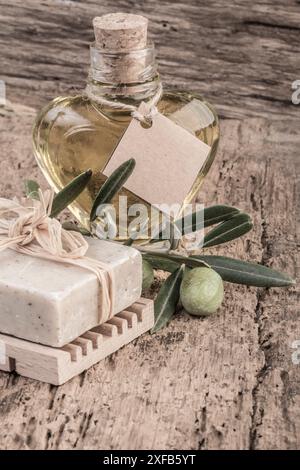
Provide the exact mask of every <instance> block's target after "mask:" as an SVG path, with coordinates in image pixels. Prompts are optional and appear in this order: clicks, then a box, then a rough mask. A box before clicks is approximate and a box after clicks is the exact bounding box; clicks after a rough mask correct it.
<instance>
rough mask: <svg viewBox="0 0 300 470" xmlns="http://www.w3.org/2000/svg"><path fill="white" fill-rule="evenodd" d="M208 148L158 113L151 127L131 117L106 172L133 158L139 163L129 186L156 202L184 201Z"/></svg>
mask: <svg viewBox="0 0 300 470" xmlns="http://www.w3.org/2000/svg"><path fill="white" fill-rule="evenodd" d="M144 106H145V105H144V104H143V103H142V104H141V105H140V107H139V111H140V112H143V110H144ZM209 151H210V147H209V146H208V145H206V144H204V143H203V142H201V141H200V140H199V139H197V138H196V137H195V136H194V135H192V134H191V133H190V132H188V131H187V130H185V129H183V128H182V127H180V126H179V125H177V124H176V123H174V122H173V121H171V119H168V118H167V117H165V116H163V115H162V114H160V113H158V114H156V115H155V116H154V117H153V122H152V126H151V127H150V128H144V127H143V126H142V125H141V123H140V122H139V121H138V120H136V119H132V121H131V123H130V124H129V126H128V128H127V130H126V131H125V133H124V135H123V137H122V138H121V140H120V142H119V144H118V146H117V147H116V149H115V151H114V152H113V154H112V156H111V158H110V160H109V162H108V163H107V165H106V167H105V169H104V171H103V173H104V175H106V176H109V175H111V173H112V172H113V171H114V170H115V169H116V168H117V167H118V166H120V165H121V164H122V163H123V162H125V161H126V160H128V159H129V158H134V159H135V161H136V167H135V169H134V171H133V173H132V175H131V176H130V177H129V179H128V180H127V181H126V185H125V187H126V188H127V189H129V190H130V191H132V192H133V193H134V194H136V195H137V196H139V197H141V198H142V199H144V200H145V201H147V202H148V203H150V204H152V205H154V206H157V205H160V204H167V205H172V204H180V205H182V203H183V201H184V199H185V197H186V196H187V194H188V193H189V191H190V189H191V187H192V185H193V183H194V181H195V179H196V177H197V175H198V173H199V171H200V169H201V168H202V166H203V164H204V162H205V160H206V159H207V156H208V154H209Z"/></svg>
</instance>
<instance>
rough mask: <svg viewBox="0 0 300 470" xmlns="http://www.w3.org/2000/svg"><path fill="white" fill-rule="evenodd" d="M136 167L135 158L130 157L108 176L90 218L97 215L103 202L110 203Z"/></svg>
mask: <svg viewBox="0 0 300 470" xmlns="http://www.w3.org/2000/svg"><path fill="white" fill-rule="evenodd" d="M134 167H135V160H134V158H130V159H129V160H127V161H126V162H124V163H122V165H120V166H119V167H118V168H116V169H115V171H113V172H112V174H111V175H110V176H109V177H108V178H107V180H106V181H105V183H104V184H103V185H102V186H101V188H100V190H99V192H98V194H97V196H96V198H95V200H94V203H93V206H92V210H91V214H90V220H91V222H93V220H95V219H96V217H97V209H98V207H99V206H100V205H101V204H109V203H110V202H111V200H112V199H113V197H114V196H115V195H116V194H117V192H118V191H119V190H120V189H121V188H122V186H123V185H124V183H125V182H126V181H127V179H128V178H129V176H130V175H131V173H132V172H133V170H134Z"/></svg>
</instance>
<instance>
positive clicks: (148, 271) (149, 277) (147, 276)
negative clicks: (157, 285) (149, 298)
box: [142, 259, 154, 291]
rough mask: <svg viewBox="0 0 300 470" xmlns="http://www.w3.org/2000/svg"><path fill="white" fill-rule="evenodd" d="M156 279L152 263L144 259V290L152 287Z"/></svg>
mask: <svg viewBox="0 0 300 470" xmlns="http://www.w3.org/2000/svg"><path fill="white" fill-rule="evenodd" d="M153 281H154V272H153V268H152V266H151V264H150V263H149V262H148V261H146V260H144V259H143V284H142V290H143V291H144V290H147V289H150V287H151V284H152V283H153Z"/></svg>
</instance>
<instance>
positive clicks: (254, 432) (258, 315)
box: [249, 162, 272, 450]
mask: <svg viewBox="0 0 300 470" xmlns="http://www.w3.org/2000/svg"><path fill="white" fill-rule="evenodd" d="M267 169H268V162H267V163H266V164H265V172H264V177H263V181H262V182H261V184H260V186H259V197H258V201H256V198H255V194H254V192H253V193H252V194H251V202H252V205H253V207H254V208H256V209H257V208H259V211H260V215H261V220H262V223H261V227H262V232H261V246H262V256H261V261H260V262H261V264H263V265H264V264H267V263H268V261H269V260H270V259H271V258H272V249H271V244H270V243H269V241H268V234H267V223H266V209H265V202H264V197H263V194H262V188H263V187H264V181H265V179H266V173H267ZM266 292H267V289H258V290H257V293H256V297H257V303H256V307H255V317H254V321H255V323H256V325H257V336H258V347H259V350H260V351H261V352H262V356H263V364H262V367H261V368H260V370H259V371H258V373H257V375H256V383H255V385H254V387H253V389H252V417H251V426H250V432H249V449H250V450H255V449H256V445H257V437H258V430H259V427H260V426H261V425H262V423H263V419H264V409H263V408H262V407H260V406H259V394H260V390H261V387H262V386H263V382H264V381H265V379H266V377H267V375H268V372H269V370H270V369H271V357H270V354H268V349H269V339H270V337H267V338H265V335H264V319H263V313H264V300H265V297H266Z"/></svg>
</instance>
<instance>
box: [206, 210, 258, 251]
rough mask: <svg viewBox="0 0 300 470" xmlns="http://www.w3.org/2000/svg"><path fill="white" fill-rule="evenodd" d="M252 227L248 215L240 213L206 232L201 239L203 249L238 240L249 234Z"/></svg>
mask: <svg viewBox="0 0 300 470" xmlns="http://www.w3.org/2000/svg"><path fill="white" fill-rule="evenodd" d="M252 227H253V223H252V221H251V219H250V217H249V215H248V214H244V213H243V212H241V213H239V214H237V215H235V216H234V217H232V218H231V219H229V220H226V221H225V222H222V223H221V224H219V225H217V227H215V228H214V229H212V230H211V231H210V232H208V234H207V235H205V237H204V239H203V247H204V248H206V247H209V246H215V245H220V244H221V243H226V242H229V241H231V240H234V239H235V238H239V237H241V236H242V235H245V233H247V232H249V230H251V229H252Z"/></svg>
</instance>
